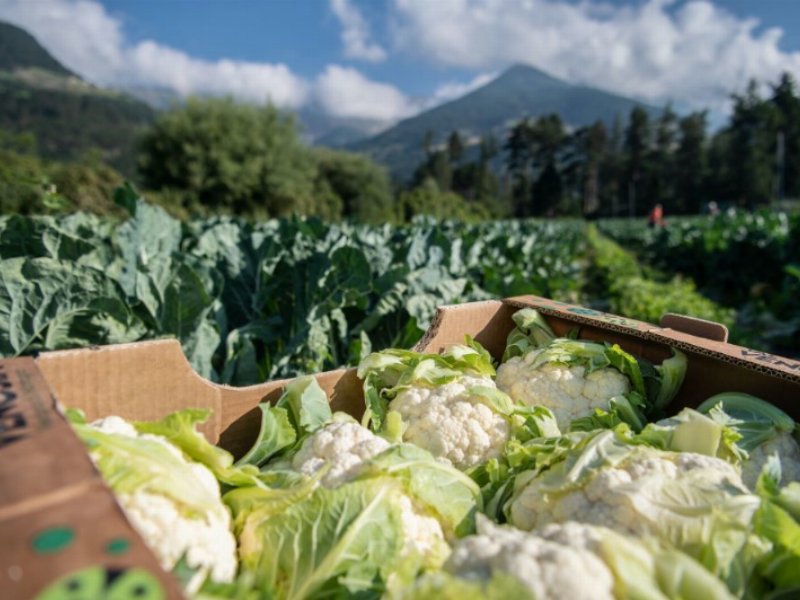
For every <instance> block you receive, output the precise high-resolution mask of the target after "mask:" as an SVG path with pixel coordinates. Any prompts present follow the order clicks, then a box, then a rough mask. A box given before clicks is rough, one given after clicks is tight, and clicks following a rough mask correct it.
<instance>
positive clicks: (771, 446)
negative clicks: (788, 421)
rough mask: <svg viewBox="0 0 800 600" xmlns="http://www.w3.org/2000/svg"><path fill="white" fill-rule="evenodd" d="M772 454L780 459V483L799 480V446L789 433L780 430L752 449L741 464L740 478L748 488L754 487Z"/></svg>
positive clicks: (784, 483)
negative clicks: (774, 435)
mask: <svg viewBox="0 0 800 600" xmlns="http://www.w3.org/2000/svg"><path fill="white" fill-rule="evenodd" d="M773 454H777V455H778V458H779V459H780V464H781V483H782V484H783V485H786V484H788V483H791V482H792V481H800V446H798V444H797V442H796V441H795V439H794V437H793V435H792V434H791V433H789V432H781V433H779V434H778V435H777V436H776V437H774V438H772V439H770V440H767V441H766V442H764V443H763V444H761V445H759V446H757V447H756V448H755V449H754V450H752V451H751V452H750V456H749V458H748V459H747V460H746V461H744V463H743V464H742V480H743V481H744V483H745V485H747V487H748V488H750V489H751V490H754V489H755V488H756V482H757V481H758V476H759V475H760V474H761V469H763V468H764V465H765V464H766V463H767V459H768V458H769V457H770V456H771V455H773Z"/></svg>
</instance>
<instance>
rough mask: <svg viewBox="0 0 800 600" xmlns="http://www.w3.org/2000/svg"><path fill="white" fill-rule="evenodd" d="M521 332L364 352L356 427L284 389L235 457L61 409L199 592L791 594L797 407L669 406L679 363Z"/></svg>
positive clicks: (184, 422) (316, 395)
mask: <svg viewBox="0 0 800 600" xmlns="http://www.w3.org/2000/svg"><path fill="white" fill-rule="evenodd" d="M514 321H515V324H516V328H515V329H514V331H512V333H511V334H510V336H509V339H508V343H507V347H506V350H505V353H504V355H503V357H502V361H501V362H500V364H499V365H498V366H496V365H495V364H494V362H493V360H492V357H491V356H490V355H489V353H488V352H487V351H486V350H485V349H484V348H482V347H481V346H480V344H478V343H477V342H475V341H474V340H472V339H469V338H467V339H466V341H465V343H464V344H463V345H456V346H452V347H450V348H449V349H448V350H447V351H445V352H444V353H442V354H425V353H419V352H414V351H409V350H398V349H390V350H385V351H382V352H377V353H373V354H370V355H369V356H367V357H366V358H365V359H364V360H363V361H362V362H361V364H360V366H359V369H358V376H359V377H360V378H361V380H362V382H363V385H364V396H365V401H366V411H365V413H364V415H363V418H362V420H361V422H358V421H356V420H355V419H353V418H352V417H351V416H349V415H346V414H342V413H332V412H331V409H330V406H329V403H328V399H327V398H326V396H325V393H324V392H323V390H322V389H321V388H320V387H319V385H318V384H317V382H316V380H315V379H314V378H313V377H310V376H309V377H301V378H299V379H296V380H295V381H293V382H292V383H291V384H289V385H288V386H287V387H286V389H285V391H284V394H283V395H282V397H281V398H280V399H279V401H278V402H277V403H276V404H275V405H272V406H270V405H266V404H265V405H261V407H260V408H261V428H260V431H259V435H258V438H257V440H256V442H255V443H254V445H253V446H252V448H251V449H250V451H248V452H247V453H246V454H245V455H244V456H243V457H242V458H240V459H239V460H238V461H236V462H234V459H233V457H232V456H231V455H230V454H228V453H227V452H226V451H225V450H223V449H221V448H218V447H215V446H213V445H211V444H210V443H208V442H207V441H206V440H205V438H204V437H203V436H202V435H201V434H200V433H199V432H198V431H197V425H198V424H199V423H201V422H203V421H204V420H205V419H206V418H208V412H207V411H201V410H185V411H180V412H177V413H174V414H172V415H169V416H168V417H166V418H165V419H163V420H161V421H158V422H142V423H127V422H125V421H123V420H121V419H119V418H116V417H108V418H106V419H103V420H101V421H98V422H95V423H86V422H85V421H84V420H83V419H82V418H81V415H80V414H78V413H74V412H71V413H70V417H71V419H72V421H73V424H74V427H75V429H76V431H77V432H78V434H79V436H80V437H81V438H82V439H83V440H84V441H85V442H86V444H87V446H88V448H89V452H90V455H91V457H92V459H93V460H94V461H95V464H96V465H97V467H98V468H99V470H100V471H101V473H102V474H103V476H104V477H105V478H106V480H107V482H108V483H109V485H110V487H111V488H112V489H113V491H114V492H115V494H116V495H117V498H118V500H119V502H120V505H121V506H122V508H123V509H124V510H125V512H126V514H127V515H128V516H129V518H130V520H131V522H132V524H133V525H134V527H136V528H137V529H138V530H139V531H140V533H141V534H142V536H143V537H144V538H145V540H146V541H147V542H148V543H149V544H150V546H151V548H152V549H153V551H154V552H155V554H156V555H157V556H158V558H159V559H160V561H161V563H162V565H163V566H164V567H165V568H167V569H170V570H172V571H173V572H174V573H175V574H176V575H177V576H178V577H179V578H181V580H182V581H183V583H184V589H185V590H186V591H187V594H188V595H191V596H195V597H199V598H248V599H251V598H252V599H255V598H270V599H272V598H275V599H284V598H285V599H299V598H322V597H360V598H371V597H386V598H398V599H406V598H407V599H424V598H457V599H459V600H466V599H469V598H512V597H513V598H533V599H538V600H547V599H550V598H553V599H555V598H571V599H582V598H586V599H604V598H616V599H629V598H630V599H634V598H635V599H640V598H642V599H651V598H652V599H659V600H664V599H678V598H680V599H686V600H689V599H693V598H697V599H706V598H720V599H727V598H766V597H772V598H779V597H786V598H789V597H792V594H793V593H797V592H798V590H800V541H799V540H800V523H799V522H798V519H800V446H799V445H798V443H797V441H796V439H795V433H796V430H797V426H796V424H795V423H794V421H793V420H792V419H791V418H790V417H789V416H788V415H786V414H785V413H783V412H782V411H781V410H779V409H778V408H776V407H775V406H772V405H771V404H769V403H767V402H764V401H763V400H760V399H758V398H755V397H752V396H747V395H745V394H739V393H735V392H731V393H727V394H721V395H719V396H715V397H713V398H710V399H708V400H707V401H706V402H704V403H702V404H701V405H700V406H699V407H698V408H697V409H696V410H694V409H688V408H686V409H683V410H682V411H680V412H678V413H677V414H675V412H676V411H674V410H670V402H671V400H672V399H673V398H674V397H675V395H676V394H677V393H678V391H679V389H680V387H681V385H682V382H683V378H684V374H685V372H686V369H687V358H686V356H685V355H683V354H682V353H681V352H679V351H677V350H674V351H673V353H672V356H671V357H669V358H667V359H666V360H664V361H662V362H661V363H660V364H654V363H652V362H650V361H648V360H646V359H644V358H642V357H638V356H634V355H632V354H630V353H628V352H626V351H625V350H623V349H622V348H620V347H619V346H617V345H612V344H607V343H603V342H597V341H586V340H581V339H577V337H576V336H568V337H557V336H556V335H555V334H554V333H553V331H552V330H551V329H550V327H549V326H548V324H547V322H546V321H545V320H544V319H543V318H542V317H541V316H540V315H539V314H538V313H536V311H533V310H531V309H524V310H521V311H519V312H518V313H517V314H516V315H515V316H514ZM165 519H170V520H171V521H172V522H174V523H175V525H173V526H171V527H169V528H165V527H164V526H163V524H164V522H165ZM165 530H168V531H170V534H171V535H169V536H165V535H164V531H165Z"/></svg>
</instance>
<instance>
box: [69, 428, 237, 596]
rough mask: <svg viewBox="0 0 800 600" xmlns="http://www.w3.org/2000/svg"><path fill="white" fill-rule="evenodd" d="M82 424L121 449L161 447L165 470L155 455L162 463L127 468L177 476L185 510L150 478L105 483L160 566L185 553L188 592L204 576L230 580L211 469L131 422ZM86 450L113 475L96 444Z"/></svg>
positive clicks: (224, 514) (227, 544)
mask: <svg viewBox="0 0 800 600" xmlns="http://www.w3.org/2000/svg"><path fill="white" fill-rule="evenodd" d="M88 427H89V428H91V429H93V430H95V431H97V432H100V433H101V434H106V435H108V436H111V437H114V438H121V441H122V443H123V446H122V448H123V449H124V448H134V449H135V448H136V447H137V446H141V447H143V448H144V447H146V446H148V445H150V446H151V447H153V446H152V445H155V448H156V449H157V450H159V451H161V452H163V453H164V454H163V456H165V457H168V462H169V463H170V464H169V469H170V470H166V469H162V466H163V463H164V461H163V460H161V461H159V462H160V463H162V464H159V465H155V464H152V463H151V462H150V461H151V460H152V459H145V460H137V461H136V462H135V464H133V468H134V469H142V468H147V467H148V465H149V466H151V467H152V472H151V477H152V479H154V480H157V479H158V478H164V477H170V476H171V475H174V476H176V477H179V478H180V480H181V485H182V486H184V487H183V489H184V490H186V489H188V490H190V491H191V494H192V496H195V497H196V501H193V502H192V504H193V506H192V507H190V508H189V510H186V507H185V506H184V505H183V504H182V502H181V501H180V500H179V499H177V498H175V497H174V495H171V494H168V493H159V492H160V491H162V488H160V487H153V485H152V483H153V482H152V481H149V482H147V484H150V485H149V487H148V486H144V487H134V488H132V489H127V487H126V488H125V489H117V488H116V487H115V485H114V483H112V484H111V486H112V488H114V492H115V496H116V498H117V501H118V502H119V504H120V506H121V507H122V509H123V511H124V512H125V515H126V516H127V518H128V520H129V521H130V522H131V524H132V525H133V527H134V528H135V529H136V530H137V531H138V532H139V534H140V535H141V536H142V537H143V538H144V540H145V542H146V543H147V544H148V546H149V547H150V549H151V550H152V551H153V552H154V553H155V555H156V556H157V558H158V559H159V562H160V563H161V566H162V567H163V568H164V569H165V570H168V571H169V570H172V568H173V567H175V565H176V564H177V562H178V561H179V560H180V559H181V558H182V557H184V556H185V558H186V562H187V564H188V565H189V566H190V567H192V568H193V569H196V570H197V572H196V573H195V575H194V576H193V577H192V578H191V580H190V581H189V583H188V585H187V588H186V591H187V593H189V594H192V593H194V592H196V591H197V590H198V589H199V587H200V585H202V582H203V580H204V579H205V578H206V576H210V578H211V579H212V580H214V581H217V582H230V581H232V580H233V578H234V577H235V575H236V570H237V560H236V540H235V538H234V536H233V533H232V532H231V517H230V513H229V511H228V509H227V507H226V506H225V505H224V504H223V503H222V501H221V499H220V488H219V483H218V482H217V480H216V478H215V477H214V475H213V473H212V472H211V471H210V470H209V469H208V468H206V467H205V466H204V465H202V464H199V463H195V462H190V461H188V460H186V459H185V458H184V456H183V454H182V453H181V451H180V450H178V448H176V447H175V446H173V445H172V444H170V443H169V442H168V441H167V440H166V439H164V438H163V437H161V436H158V435H152V434H139V433H138V432H137V431H136V429H135V428H134V427H133V425H131V424H130V423H128V422H127V421H125V420H124V419H122V418H120V417H117V416H110V417H106V418H104V419H100V420H98V421H95V422H93V423H91V424H89V425H88ZM79 434H80V433H79ZM126 440H130V441H135V443H136V445H135V446H129V445H127V444H125V441H126ZM100 443H101V444H102V440H101V442H100ZM111 452H114V450H113V449H112V450H111ZM134 452H135V450H134ZM89 455H90V457H91V458H92V460H93V461H94V462H95V464H97V465H98V467H99V468H100V471H101V473H103V474H104V476H106V477H109V478H113V473H110V472H105V471H107V470H108V467H107V465H109V464H111V463H109V462H106V460H105V459H104V457H101V455H100V454H99V451H98V448H97V447H94V448H92V447H90V449H89ZM106 456H107V455H106ZM119 460H121V461H126V457H125V456H124V455H123V456H119ZM140 476H141V474H140ZM163 489H164V490H166V489H167V487H164V488H163Z"/></svg>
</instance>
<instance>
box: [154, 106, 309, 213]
mask: <svg viewBox="0 0 800 600" xmlns="http://www.w3.org/2000/svg"><path fill="white" fill-rule="evenodd" d="M139 172H140V174H141V176H142V178H143V181H144V184H145V186H146V187H148V188H150V189H153V190H156V191H161V190H180V191H182V192H185V193H187V194H189V195H190V196H191V197H192V198H195V199H196V200H197V202H198V203H199V204H201V205H202V206H204V207H207V208H208V209H210V210H214V211H220V210H222V211H228V212H232V213H235V214H251V215H255V216H263V217H268V216H278V215H288V214H291V213H293V212H297V211H298V210H302V209H303V208H304V207H306V206H307V205H308V202H309V201H310V200H311V198H312V194H313V181H314V175H315V165H314V161H313V158H312V156H311V154H310V152H309V151H308V150H307V149H306V148H305V147H303V146H302V145H301V144H300V141H299V139H298V136H297V132H296V129H295V125H294V122H293V120H292V119H291V118H289V117H288V116H285V115H283V114H281V113H280V112H278V110H277V109H275V108H274V107H272V106H266V107H257V106H249V105H243V104H237V103H235V102H234V101H233V100H230V99H227V100H218V99H205V100H199V99H194V100H190V101H189V102H188V103H187V104H186V105H185V106H182V107H179V108H175V109H173V110H171V111H169V112H166V113H163V114H162V115H161V116H160V117H159V118H158V119H157V120H156V123H155V124H154V125H153V126H152V128H151V129H150V130H148V131H147V132H146V134H145V135H144V136H143V138H142V141H141V155H140V160H139Z"/></svg>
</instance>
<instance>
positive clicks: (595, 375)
mask: <svg viewBox="0 0 800 600" xmlns="http://www.w3.org/2000/svg"><path fill="white" fill-rule="evenodd" d="M542 352H543V351H542V350H534V351H532V352H529V353H528V354H526V355H525V356H517V357H513V358H510V359H509V360H508V362H506V363H504V364H502V365H500V367H499V368H498V369H497V387H498V388H499V389H500V390H502V391H504V392H505V393H507V394H508V395H509V396H510V397H511V399H512V400H514V402H518V403H520V404H526V405H529V406H544V407H546V408H549V409H550V410H551V411H552V412H553V414H554V415H555V418H556V422H557V423H558V426H559V428H560V429H562V430H566V429H568V428H569V424H570V423H571V422H572V421H573V420H575V419H579V418H581V417H585V416H588V415H590V414H592V413H593V412H594V409H596V408H600V409H603V410H607V409H608V407H609V406H608V404H609V400H611V398H613V397H615V396H624V395H625V394H627V393H628V392H630V389H631V386H630V382H629V381H628V378H627V377H626V376H625V375H623V374H622V373H620V372H619V371H617V370H616V369H614V368H613V367H606V368H603V369H598V370H596V371H592V372H591V373H589V374H586V368H585V367H584V366H581V365H573V366H570V365H567V364H560V363H545V364H543V365H541V366H535V365H534V363H535V361H536V359H537V357H538V356H539V355H540V354H541V353H542Z"/></svg>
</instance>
